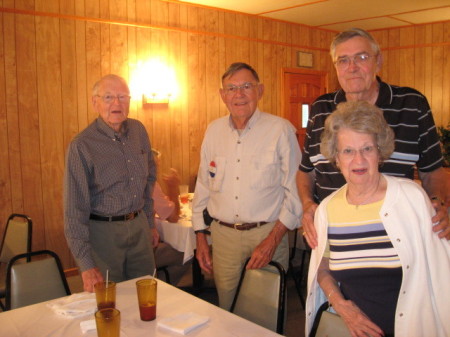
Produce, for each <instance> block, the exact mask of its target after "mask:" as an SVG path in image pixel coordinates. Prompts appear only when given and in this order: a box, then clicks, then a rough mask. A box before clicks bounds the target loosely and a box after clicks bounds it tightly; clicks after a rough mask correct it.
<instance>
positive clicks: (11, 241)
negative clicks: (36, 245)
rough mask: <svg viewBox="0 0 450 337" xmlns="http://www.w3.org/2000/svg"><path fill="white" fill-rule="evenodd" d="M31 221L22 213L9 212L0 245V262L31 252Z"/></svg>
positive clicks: (6, 261)
mask: <svg viewBox="0 0 450 337" xmlns="http://www.w3.org/2000/svg"><path fill="white" fill-rule="evenodd" d="M32 231H33V222H32V221H31V219H30V218H29V217H28V216H26V215H23V214H15V213H14V214H11V215H10V216H9V218H8V221H7V222H6V227H5V232H4V235H3V239H2V244H1V246H0V262H2V263H5V264H6V263H8V262H9V260H11V259H12V258H13V257H14V256H16V255H18V254H23V253H29V252H31V238H32Z"/></svg>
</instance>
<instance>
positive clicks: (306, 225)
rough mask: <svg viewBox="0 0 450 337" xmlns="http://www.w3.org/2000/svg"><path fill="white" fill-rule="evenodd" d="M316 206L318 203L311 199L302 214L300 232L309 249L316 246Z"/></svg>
mask: <svg viewBox="0 0 450 337" xmlns="http://www.w3.org/2000/svg"><path fill="white" fill-rule="evenodd" d="M317 206H319V205H317V204H316V203H315V202H312V201H311V202H309V203H307V204H306V205H305V208H304V209H303V216H302V228H301V230H303V232H302V234H303V236H304V238H305V239H306V241H307V242H308V245H309V246H310V247H311V249H314V248H316V247H317V232H316V228H315V227H314V214H315V213H316V209H317Z"/></svg>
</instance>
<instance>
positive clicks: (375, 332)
mask: <svg viewBox="0 0 450 337" xmlns="http://www.w3.org/2000/svg"><path fill="white" fill-rule="evenodd" d="M333 307H334V309H335V310H336V312H337V313H338V314H339V316H341V318H342V319H343V320H344V322H345V324H346V325H347V327H348V329H349V330H350V333H351V334H352V337H368V336H370V337H382V336H384V333H383V330H381V329H380V327H379V326H378V325H376V324H375V323H373V322H372V321H371V320H370V318H369V317H367V316H366V314H364V313H363V312H362V311H361V310H360V309H359V308H358V307H357V306H356V304H355V303H353V302H352V301H348V300H342V301H339V303H336V304H333Z"/></svg>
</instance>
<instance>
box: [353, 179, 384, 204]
mask: <svg viewBox="0 0 450 337" xmlns="http://www.w3.org/2000/svg"><path fill="white" fill-rule="evenodd" d="M380 180H381V174H380V175H379V176H378V181H377V187H376V188H375V190H374V191H373V192H372V193H370V195H369V196H368V197H367V198H365V199H364V200H363V201H361V202H359V203H354V204H353V205H354V206H355V208H356V209H358V207H359V206H360V205H365V204H367V202H368V201H369V200H370V198H372V197H373V196H374V195H375V193H377V191H378V187H380ZM347 193H348V189H347ZM347 198H348V197H347Z"/></svg>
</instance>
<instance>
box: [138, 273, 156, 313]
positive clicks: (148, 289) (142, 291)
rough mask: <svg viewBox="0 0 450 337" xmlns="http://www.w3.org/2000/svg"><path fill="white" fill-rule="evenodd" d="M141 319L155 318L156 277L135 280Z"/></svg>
mask: <svg viewBox="0 0 450 337" xmlns="http://www.w3.org/2000/svg"><path fill="white" fill-rule="evenodd" d="M136 290H137V296H138V302H139V313H140V316H141V320H143V321H153V320H154V319H155V318H156V290H157V282H156V279H154V278H153V279H142V280H139V281H137V282H136Z"/></svg>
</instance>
